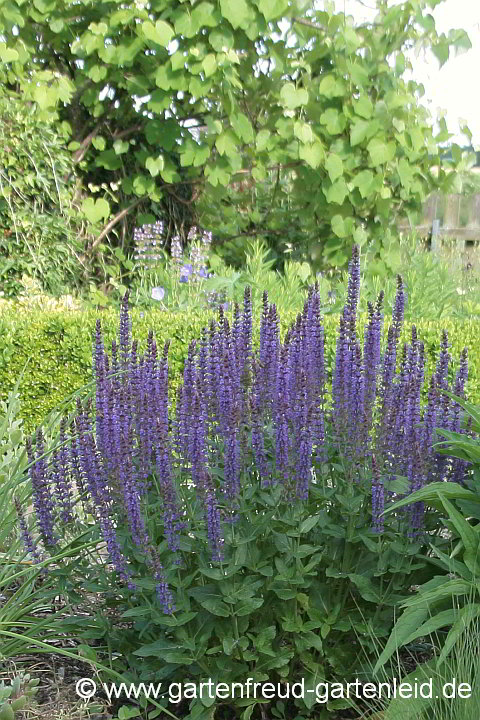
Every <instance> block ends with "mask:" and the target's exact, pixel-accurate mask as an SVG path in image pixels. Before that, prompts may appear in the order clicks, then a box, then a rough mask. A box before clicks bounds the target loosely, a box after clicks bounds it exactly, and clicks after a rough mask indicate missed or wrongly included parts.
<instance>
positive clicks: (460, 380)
mask: <svg viewBox="0 0 480 720" xmlns="http://www.w3.org/2000/svg"><path fill="white" fill-rule="evenodd" d="M467 378H468V348H463V350H462V354H461V356H460V368H459V370H458V372H457V374H456V377H455V382H454V385H453V391H452V392H453V394H454V395H456V396H457V397H461V398H463V397H465V383H466V381H467ZM461 411H462V406H461V405H459V404H458V403H457V402H455V401H453V406H452V408H451V411H450V418H449V429H450V430H451V431H452V432H461V429H460V413H461Z"/></svg>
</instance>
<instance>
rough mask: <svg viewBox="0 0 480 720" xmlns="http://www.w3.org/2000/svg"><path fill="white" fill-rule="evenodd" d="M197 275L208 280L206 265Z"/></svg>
mask: <svg viewBox="0 0 480 720" xmlns="http://www.w3.org/2000/svg"><path fill="white" fill-rule="evenodd" d="M197 275H198V276H199V277H202V278H208V273H207V268H206V267H205V265H204V266H203V267H201V268H200V270H199V271H198V272H197Z"/></svg>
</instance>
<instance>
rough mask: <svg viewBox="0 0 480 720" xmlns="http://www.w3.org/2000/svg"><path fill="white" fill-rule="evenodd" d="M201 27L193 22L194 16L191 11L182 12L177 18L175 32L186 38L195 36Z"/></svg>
mask: <svg viewBox="0 0 480 720" xmlns="http://www.w3.org/2000/svg"><path fill="white" fill-rule="evenodd" d="M198 30H199V28H198V27H197V26H196V25H195V24H194V23H193V20H192V16H191V15H190V13H189V12H184V13H182V14H181V15H180V16H179V17H177V18H176V20H175V32H176V33H177V35H183V36H184V37H186V38H192V37H194V36H195V35H196V34H197V32H198Z"/></svg>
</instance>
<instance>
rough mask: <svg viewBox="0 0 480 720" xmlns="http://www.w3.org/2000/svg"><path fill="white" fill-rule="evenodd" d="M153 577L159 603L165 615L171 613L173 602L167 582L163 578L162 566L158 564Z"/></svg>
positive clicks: (173, 610)
mask: <svg viewBox="0 0 480 720" xmlns="http://www.w3.org/2000/svg"><path fill="white" fill-rule="evenodd" d="M154 579H155V580H156V585H155V590H156V593H157V597H158V599H159V601H160V604H161V606H162V608H163V612H164V613H165V615H172V614H173V613H174V612H175V603H174V600H173V595H172V591H171V590H170V588H169V587H168V583H167V581H166V579H165V574H164V572H163V567H162V566H160V567H159V568H157V569H156V571H155V573H154Z"/></svg>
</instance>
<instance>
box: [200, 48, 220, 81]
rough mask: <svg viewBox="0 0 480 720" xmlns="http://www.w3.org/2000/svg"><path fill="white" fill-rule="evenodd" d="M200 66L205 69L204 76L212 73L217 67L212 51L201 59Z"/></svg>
mask: <svg viewBox="0 0 480 720" xmlns="http://www.w3.org/2000/svg"><path fill="white" fill-rule="evenodd" d="M202 68H203V69H204V71H205V77H210V75H213V73H214V72H215V70H216V69H217V58H216V57H215V54H214V53H208V55H206V56H205V57H204V58H203V60H202Z"/></svg>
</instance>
